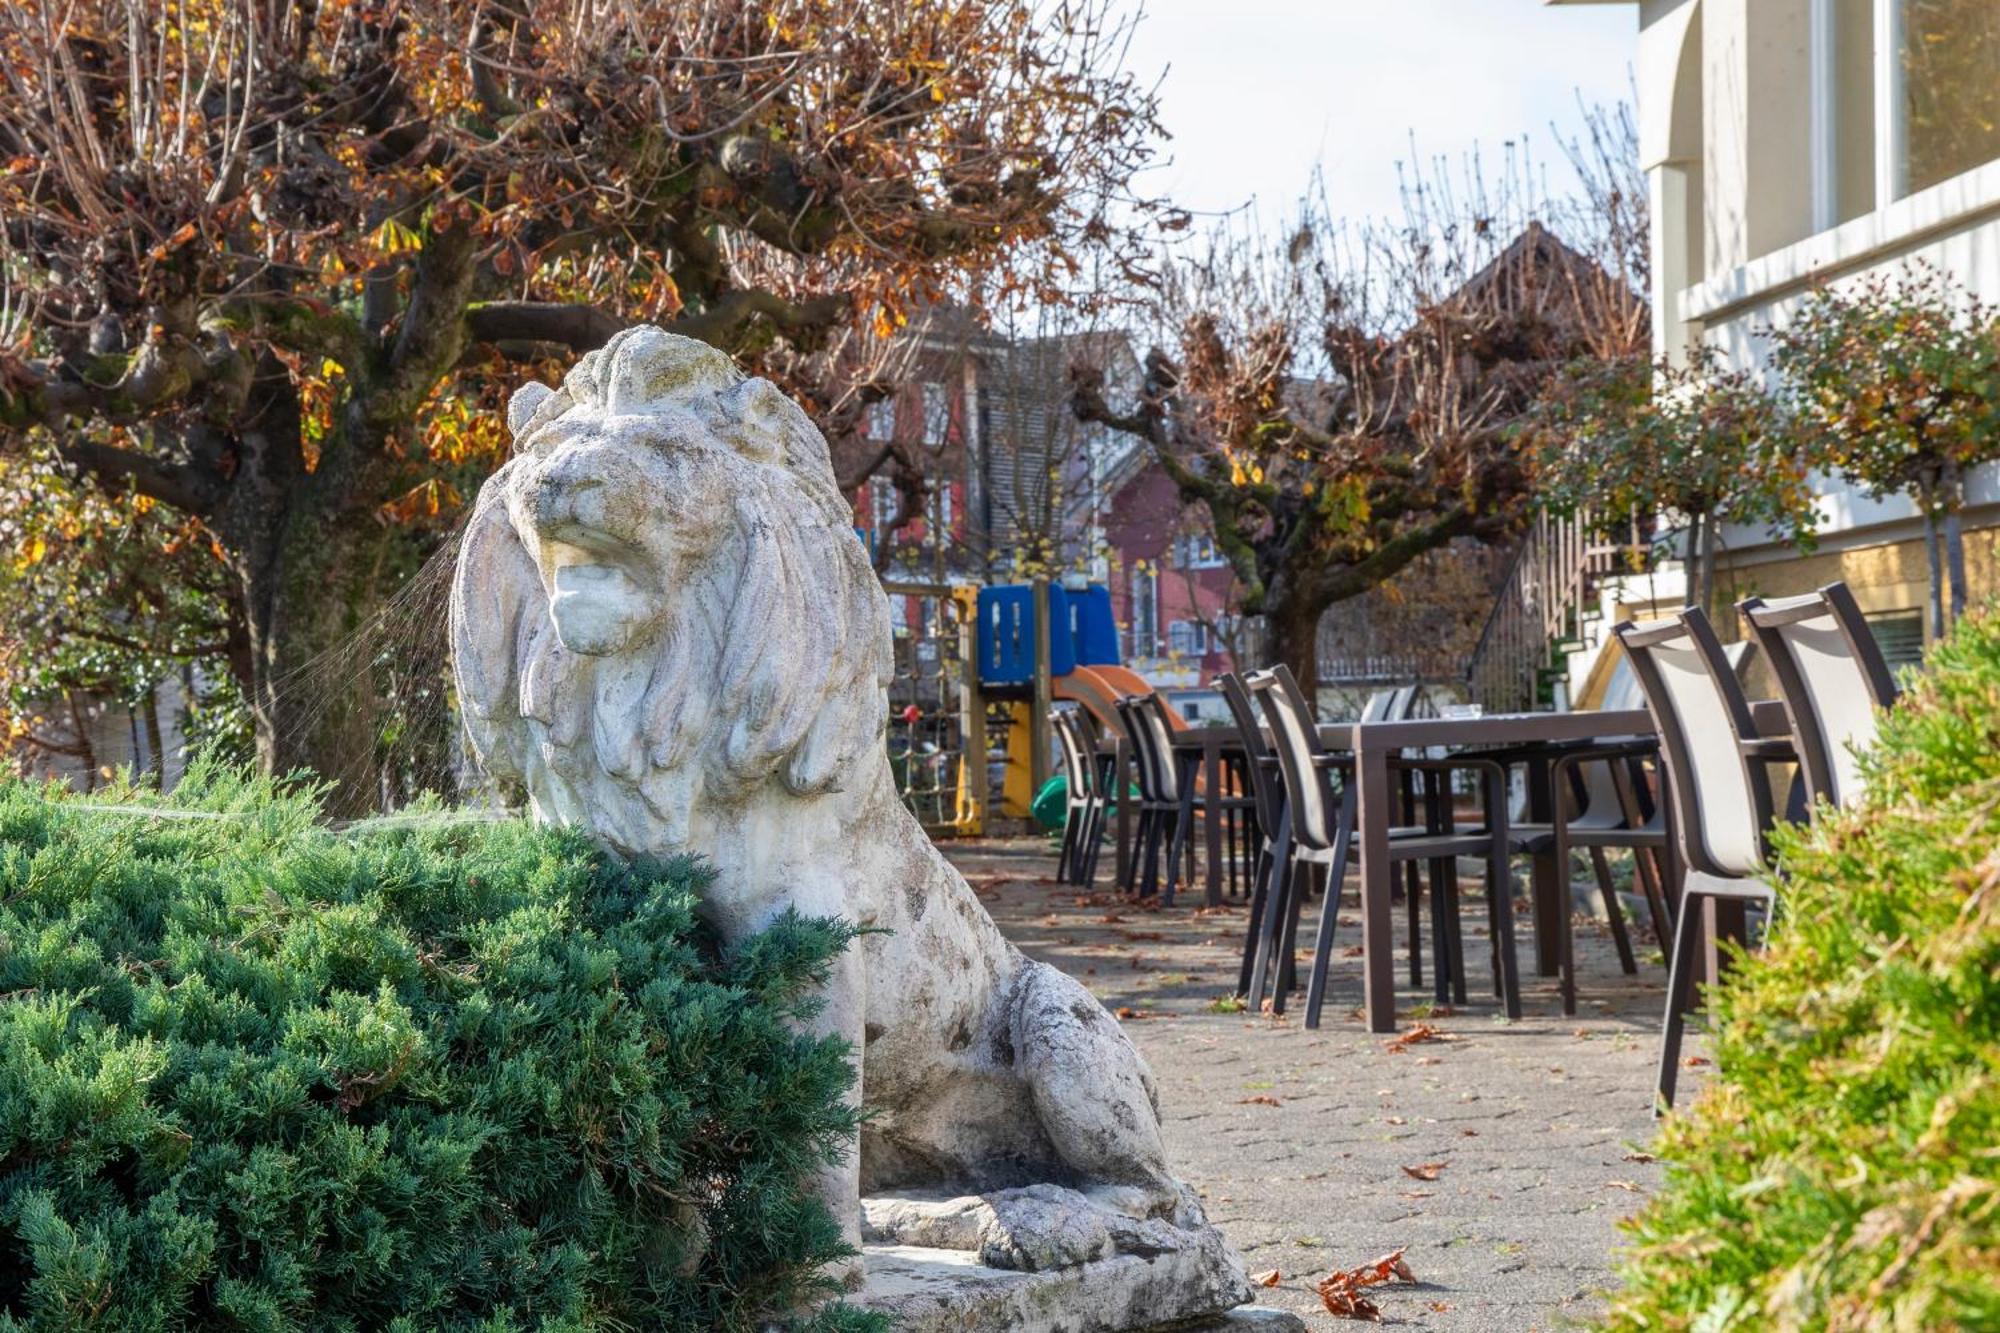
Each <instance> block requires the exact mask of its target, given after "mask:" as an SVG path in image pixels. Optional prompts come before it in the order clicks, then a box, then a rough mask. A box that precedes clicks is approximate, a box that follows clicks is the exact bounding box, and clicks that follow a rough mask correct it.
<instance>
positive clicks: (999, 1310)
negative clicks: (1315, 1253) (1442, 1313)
mask: <svg viewBox="0 0 2000 1333" xmlns="http://www.w3.org/2000/svg"><path fill="white" fill-rule="evenodd" d="M862 1254H863V1257H864V1258H865V1260H866V1263H867V1280H866V1282H865V1283H864V1284H863V1286H862V1288H861V1290H860V1291H859V1292H857V1293H855V1294H854V1295H852V1296H850V1297H848V1298H847V1302H848V1304H850V1305H854V1306H859V1307H860V1308H862V1309H864V1310H878V1311H880V1312H882V1313H883V1314H887V1315H890V1316H892V1317H893V1318H894V1320H895V1327H896V1333H1003V1330H1005V1333H1141V1331H1144V1333H1152V1331H1153V1330H1168V1329H1171V1330H1174V1333H1305V1327H1306V1325H1305V1323H1304V1321H1303V1320H1301V1319H1300V1318H1299V1317H1298V1316H1297V1315H1295V1314H1292V1313H1290V1312H1288V1311H1285V1310H1274V1309H1272V1308H1270V1307H1269V1306H1262V1307H1259V1306H1242V1307H1240V1308H1233V1309H1232V1308H1230V1304H1225V1302H1230V1303H1233V1301H1234V1300H1235V1299H1236V1297H1235V1293H1234V1292H1228V1293H1224V1292H1222V1291H1219V1290H1218V1286H1217V1283H1216V1282H1215V1280H1214V1275H1213V1273H1212V1270H1208V1269H1205V1268H1204V1267H1203V1266H1202V1265H1201V1264H1199V1263H1190V1262H1188V1256H1186V1255H1184V1254H1183V1255H1156V1256H1153V1257H1151V1258H1147V1257H1144V1256H1141V1255H1136V1254H1115V1255H1112V1256H1110V1257H1108V1258H1104V1259H1093V1260H1091V1261H1090V1262H1088V1263H1082V1264H1075V1265H1071V1266H1069V1267H1066V1268H1054V1269H1048V1270H1045V1271H1043V1272H1038V1273H1022V1272H1017V1271H1015V1270H1012V1269H1006V1268H988V1267H987V1266H986V1265H984V1264H982V1263H980V1262H979V1256H978V1255H977V1254H973V1253H969V1252H968V1251H965V1250H930V1249H924V1248H921V1247H919V1246H915V1245H869V1246H864V1247H863V1249H862Z"/></svg>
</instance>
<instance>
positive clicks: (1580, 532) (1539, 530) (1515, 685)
mask: <svg viewBox="0 0 2000 1333" xmlns="http://www.w3.org/2000/svg"><path fill="white" fill-rule="evenodd" d="M1602 532H1603V525H1602V523H1601V521H1598V520H1596V519H1595V518H1594V516H1593V515H1592V514H1590V513H1589V512H1588V511H1584V512H1580V513H1578V514H1576V515H1573V516H1571V517H1568V518H1561V517H1557V516H1555V515H1552V514H1548V513H1542V514H1539V515H1537V516H1536V518H1535V519H1534V521H1533V523H1532V524H1531V525H1530V527H1529V529H1528V532H1527V535H1526V536H1525V537H1524V538H1523V539H1522V541H1521V546H1520V549H1519V551H1517V552H1516V553H1515V556H1514V562H1513V564H1512V566H1511V567H1510V568H1509V569H1508V571H1507V576H1506V578H1505V579H1504V580H1503V581H1502V582H1501V585H1500V590H1499V592H1498V593H1497V594H1496V595H1495V597H1494V602H1493V609H1492V611H1491V612H1489V613H1488V615H1487V617H1486V625H1485V627H1484V628H1483V629H1482V630H1481V631H1480V635H1479V642H1478V645H1477V646H1476V647H1475V648H1474V649H1473V650H1472V657H1471V660H1470V662H1469V663H1468V664H1467V667H1466V671H1465V683H1466V689H1467V692H1468V693H1469V694H1470V695H1471V696H1472V700H1473V702H1474V703H1477V704H1479V705H1481V706H1482V707H1484V708H1485V709H1486V711H1487V712H1489V713H1512V712H1522V711H1525V710H1528V709H1532V708H1538V707H1541V706H1544V705H1546V704H1547V703H1549V702H1550V696H1551V687H1552V683H1553V682H1554V680H1555V679H1556V678H1557V677H1558V676H1560V675H1561V674H1562V670H1563V663H1564V660H1565V659H1566V658H1567V657H1568V656H1569V654H1570V653H1571V652H1573V651H1575V650H1576V649H1577V648H1580V647H1582V646H1584V643H1585V641H1586V635H1587V633H1588V632H1589V629H1590V627H1591V625H1590V622H1591V621H1592V620H1593V619H1594V618H1595V617H1596V615H1597V611H1598V603H1597V598H1598V591H1599V587H1600V585H1601V584H1602V582H1603V581H1604V579H1605V578H1607V577H1609V576H1611V575H1614V574H1624V573H1636V572H1638V571H1639V570H1641V569H1643V568H1644V561H1645V559H1646V555H1647V550H1648V548H1647V546H1646V545H1645V544H1644V543H1643V542H1642V541H1641V540H1640V535H1639V533H1638V531H1637V529H1636V527H1635V529H1634V531H1633V533H1632V536H1631V540H1630V541H1629V542H1628V543H1624V544H1619V543H1608V542H1606V541H1604V539H1603V537H1602V535H1601V534H1602Z"/></svg>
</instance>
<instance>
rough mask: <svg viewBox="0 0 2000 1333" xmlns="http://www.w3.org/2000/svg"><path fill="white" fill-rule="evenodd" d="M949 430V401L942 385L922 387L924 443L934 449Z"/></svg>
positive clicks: (943, 439)
mask: <svg viewBox="0 0 2000 1333" xmlns="http://www.w3.org/2000/svg"><path fill="white" fill-rule="evenodd" d="M950 429H951V400H950V399H949V398H947V397H946V396H945V392H944V385H942V384H926V385H925V386H924V443H925V444H928V445H930V446H931V447H932V448H936V447H937V446H939V445H941V444H943V443H944V441H945V435H946V433H947V432H948V431H949V430H950Z"/></svg>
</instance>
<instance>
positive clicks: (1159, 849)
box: [1115, 694, 1187, 901]
mask: <svg viewBox="0 0 2000 1333" xmlns="http://www.w3.org/2000/svg"><path fill="white" fill-rule="evenodd" d="M1115 707H1116V708H1117V709H1118V721H1119V725H1120V726H1121V727H1122V728H1123V729H1124V732H1125V741H1126V744H1127V745H1128V746H1129V747H1130V750H1131V754H1132V767H1133V770H1134V772H1135V773H1136V774H1137V776H1138V780H1139V801H1138V811H1139V825H1138V829H1137V831H1136V837H1137V840H1138V854H1137V855H1136V856H1134V857H1133V858H1132V860H1131V864H1130V866H1129V867H1128V871H1129V874H1130V876H1131V878H1130V879H1129V880H1128V881H1127V882H1126V883H1125V885H1124V886H1123V887H1124V888H1125V889H1126V890H1127V891H1136V892H1137V893H1138V894H1139V896H1140V897H1142V898H1150V897H1151V896H1153V894H1155V893H1157V892H1159V889H1160V879H1161V875H1160V863H1161V862H1162V861H1165V862H1166V876H1165V878H1166V884H1167V897H1168V900H1169V901H1171V900H1172V894H1173V885H1174V882H1175V880H1176V877H1177V875H1178V872H1179V862H1180V858H1181V852H1182V850H1183V849H1184V847H1185V846H1186V836H1187V831H1186V827H1185V825H1186V822H1187V821H1186V820H1185V819H1184V817H1183V815H1184V811H1185V806H1184V804H1183V802H1182V800H1181V782H1182V774H1181V771H1180V766H1179V765H1177V764H1176V763H1175V762H1174V726H1173V719H1172V718H1170V717H1169V716H1168V715H1167V705H1166V703H1165V701H1163V700H1162V699H1161V698H1160V696H1159V695H1158V694H1131V695H1127V696H1126V697H1125V698H1123V699H1120V700H1118V701H1117V702H1116V704H1115Z"/></svg>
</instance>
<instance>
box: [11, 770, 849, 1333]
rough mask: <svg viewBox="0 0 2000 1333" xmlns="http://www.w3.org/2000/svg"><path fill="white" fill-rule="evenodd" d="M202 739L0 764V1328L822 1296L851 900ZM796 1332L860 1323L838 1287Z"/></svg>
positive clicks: (744, 1303) (734, 1325) (682, 1319)
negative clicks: (78, 783)
mask: <svg viewBox="0 0 2000 1333" xmlns="http://www.w3.org/2000/svg"><path fill="white" fill-rule="evenodd" d="M703 883H704V878H703V871H702V870H701V869H700V868H699V867H697V866H696V865H694V864H692V863H689V862H685V861H682V862H675V863H672V864H666V865H651V866H625V865H622V864H620V863H618V862H616V861H614V860H612V859H610V858H608V857H606V856H604V855H602V854H600V853H599V852H598V851H596V850H595V849H594V848H593V847H592V846H591V845H590V844H589V843H588V842H587V841H586V840H585V839H584V838H582V837H580V836H578V835H576V834H574V833H565V832H559V831H550V830H546V829H538V828H534V827H530V826H529V825H527V824H525V823H522V822H518V821H500V822H495V821H491V820H488V819H485V818H482V817H479V816H477V815H474V814H469V813H457V814H454V813H452V812H448V811H443V810H435V809H427V810H420V811H417V812H415V813H413V814H411V815H408V816H402V817H398V818H395V819H388V820H382V821H376V822H375V823H372V824H364V825H360V826H356V827H352V828H349V829H347V830H344V831H333V830H331V829H329V828H327V827H325V826H324V825H322V823H321V822H320V820H319V809H318V806H317V804H316V801H315V798H314V795H313V793H312V792H311V791H309V790H304V789H300V788H297V787H289V788H288V787H285V786H281V785H274V784H270V783H266V782H262V781H257V780H251V779H248V778H245V777H243V776H241V775H238V774H235V773H232V772H230V771H227V770H223V769H219V768H216V767H211V766H198V767H197V769H196V771H195V772H194V773H193V774H192V775H191V776H190V777H189V778H188V779H187V780H186V781H184V782H183V783H182V784H181V785H180V786H179V787H178V788H177V790H176V791H175V792H174V794H173V795H172V797H170V798H168V799H165V800H161V799H160V798H158V797H148V796H145V795H143V794H141V793H137V792H134V791H131V790H129V789H124V790H118V791H114V792H112V793H110V794H109V795H108V796H106V795H104V794H102V793H100V794H98V795H96V796H93V797H90V798H87V799H86V798H78V797H74V796H68V795H64V794H63V793H61V792H60V791H59V790H58V789H56V788H53V787H42V786H35V785H30V784H26V783H21V782H8V783H0V1330H7V1331H9V1333H11V1331H12V1330H30V1329H31V1330H57V1329H83V1328H89V1329H92V1330H107V1331H110V1330H179V1329H258V1330H280V1329H312V1330H320V1329H325V1330H347V1329H352V1330H373V1329H390V1330H398V1331H403V1330H408V1331H409V1333H414V1331H415V1330H418V1329H481V1330H489V1331H490V1333H502V1331H503V1330H529V1329H543V1330H558V1329H561V1330H572V1329H574V1330H584V1329H748V1328H752V1327H756V1326H757V1325H758V1323H759V1321H760V1319H762V1318H763V1317H765V1316H767V1315H769V1314H771V1313H773V1312H783V1311H785V1310H787V1309H791V1308H798V1307H799V1305H800V1303H803V1302H809V1301H811V1300H813V1299H814V1298H816V1297H818V1296H820V1295H822V1294H824V1293H823V1291H822V1289H821V1288H820V1286H819V1285H818V1281H819V1280H818V1278H817V1276H816V1273H817V1269H818V1266H819V1265H820V1264H821V1263H822V1262H823V1261H826V1260H828V1259H831V1258H835V1257H838V1256H839V1255H841V1254H842V1253H843V1252H844V1251H843V1250H842V1246H841V1242H840V1237H839V1229H838V1227H837V1226H836V1225H835V1223H834V1221H833V1219H832V1218H831V1217H830V1216H829V1215H828V1213H827V1211H826V1210H825V1208H824V1207H823V1206H821V1205H820V1204H819V1203H818V1202H817V1201H815V1200H814V1199H813V1198H812V1197H810V1195H809V1194H808V1193H807V1192H806V1191H805V1190H804V1188H803V1187H802V1183H801V1182H802V1180H803V1178H804V1177H805V1175H806V1173H807V1172H808V1171H809V1170H810V1169H811V1168H812V1167H813V1166H815V1165H816V1164H818V1163H820V1162H822V1161H824V1160H825V1159H827V1158H828V1157H829V1155H830V1154H833V1153H837V1152H839V1151H841V1150H843V1148H844V1147H849V1146H851V1144H852V1142H853V1134H854V1130H855V1116H854V1113H853V1112H852V1111H851V1110H850V1109H848V1108H847V1107H845V1106H844V1104H843V1102H842V1095H843V1093H844V1092H845V1090H846V1089H847V1088H848V1087H849V1085H850V1082H851V1079H852V1076H853V1075H852V1069H851V1065H850V1060H849V1057H850V1052H849V1051H848V1049H847V1048H846V1047H845V1045H844V1044H842V1043H840V1042H837V1041H832V1040H827V1039H819V1038H813V1037H809V1036H806V1035H803V1034H802V1033H801V1031H800V1030H799V1028H798V1026H797V1023H798V1020H800V1019H801V1018H803V1017H805V1016H807V1015H808V1014H809V1013H810V1011H811V1008H812V1005H813V1003H814V1002H813V1000H812V998H811V997H812V996H813V995H814V994H815V987H814V982H815V981H816V979H819V978H821V977H823V976H824V972H825V968H826V967H827V964H828V962H829V960H830V959H831V958H833V957H834V956H835V955H836V954H837V953H838V952H839V951H840V950H841V949H842V948H843V947H844V946H845V945H846V944H847V943H848V941H849V939H850V937H851V931H850V930H849V928H848V927H846V926H844V925H842V924H840V923H836V922H825V921H807V920H801V919H796V918H788V919H786V920H784V921H782V922H780V923H779V924H778V925H777V926H776V927H774V928H773V929H772V930H771V931H769V932H768V933H767V934H765V935H763V936H761V937H759V938H758V939H757V940H755V941H753V942H752V943H751V944H749V945H748V946H746V947H744V948H742V949H740V950H738V951H736V952H735V953H734V954H733V955H732V956H730V957H728V958H727V959H724V958H722V957H720V956H719V954H718V951H717V950H716V949H715V948H714V947H713V944H712V941H711V940H709V939H708V938H707V937H706V936H705V934H704V932H703V930H702V928H701V926H700V924H699V922H698V919H697V917H696V916H695V913H694V906H695V902H696V895H697V894H698V893H699V892H700V890H701V889H702V887H703ZM810 1322H811V1323H812V1326H814V1327H816V1328H821V1329H829V1330H830V1329H835V1328H861V1327H874V1326H875V1321H873V1320H872V1319H870V1318H869V1317H867V1316H863V1315H860V1314H857V1313H855V1312H853V1311H850V1310H847V1309H846V1308H845V1307H840V1306H833V1307H830V1308H827V1309H825V1310H823V1311H822V1312H821V1313H820V1314H818V1315H817V1316H815V1317H814V1318H813V1319H812V1320H811V1321H810Z"/></svg>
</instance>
